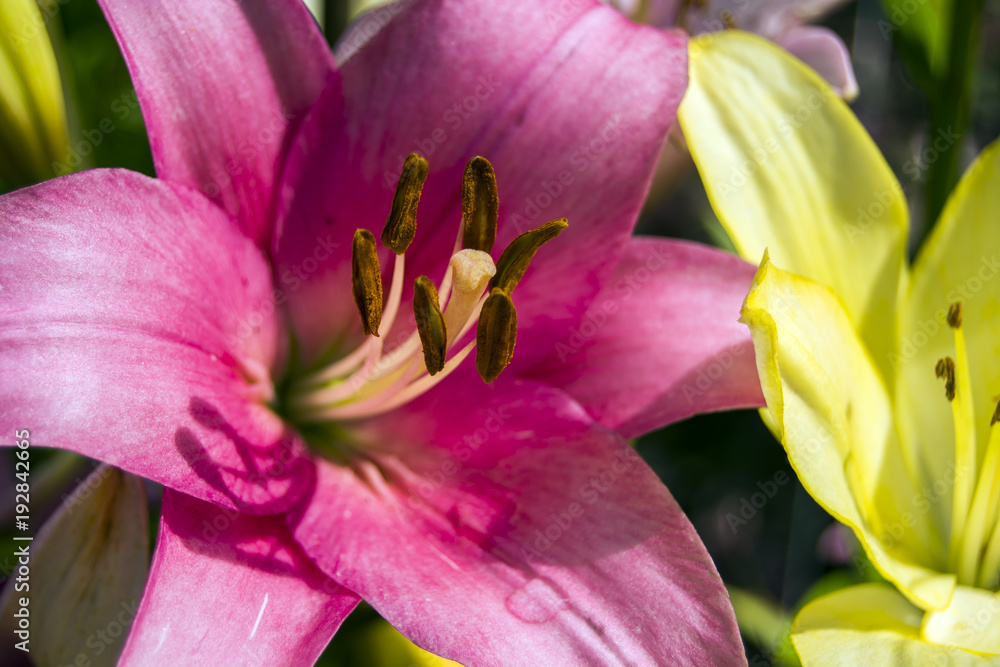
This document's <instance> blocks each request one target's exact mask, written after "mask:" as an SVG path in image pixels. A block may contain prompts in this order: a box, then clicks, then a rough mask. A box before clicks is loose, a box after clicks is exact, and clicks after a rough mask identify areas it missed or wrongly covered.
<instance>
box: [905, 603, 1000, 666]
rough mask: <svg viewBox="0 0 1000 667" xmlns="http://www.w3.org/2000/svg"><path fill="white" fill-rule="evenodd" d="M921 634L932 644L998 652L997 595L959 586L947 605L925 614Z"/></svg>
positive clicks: (999, 607)
mask: <svg viewBox="0 0 1000 667" xmlns="http://www.w3.org/2000/svg"><path fill="white" fill-rule="evenodd" d="M923 636H924V639H925V640H927V641H929V642H934V643H935V644H944V645H945V646H956V647H958V648H963V649H965V650H967V651H976V652H977V653H985V654H990V655H997V654H1000V595H997V594H996V593H993V592H991V591H987V590H983V589H982V588H971V587H969V586H958V587H957V588H956V589H955V595H954V596H952V598H951V604H950V605H948V608H947V609H945V610H943V611H936V612H929V613H928V614H927V616H926V617H925V618H924V626H923Z"/></svg>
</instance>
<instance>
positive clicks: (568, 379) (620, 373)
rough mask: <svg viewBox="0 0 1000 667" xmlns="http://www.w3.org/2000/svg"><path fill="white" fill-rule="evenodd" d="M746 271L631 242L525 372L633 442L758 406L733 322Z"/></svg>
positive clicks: (680, 246) (692, 248)
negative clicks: (547, 352)
mask: <svg viewBox="0 0 1000 667" xmlns="http://www.w3.org/2000/svg"><path fill="white" fill-rule="evenodd" d="M754 272H755V269H754V267H753V265H751V264H747V263H746V262H744V261H743V260H741V259H739V258H737V257H735V256H733V255H730V254H728V253H724V252H722V251H719V250H715V249H713V248H709V247H707V246H701V245H697V244H693V243H687V242H684V241H668V240H664V239H653V238H636V239H633V240H632V241H631V243H630V244H629V247H628V250H627V251H626V253H625V255H624V256H623V257H622V261H621V262H620V263H619V264H618V268H617V269H615V274H614V276H613V277H612V279H611V280H610V281H609V282H608V284H607V285H605V287H604V290H603V291H601V293H600V294H598V295H597V298H596V299H594V302H593V303H592V304H591V305H590V310H589V311H588V312H587V315H586V316H584V318H583V320H582V321H581V322H580V324H579V325H578V326H577V327H574V328H573V329H571V330H570V331H569V333H567V334H566V335H565V336H564V337H563V338H561V339H559V340H557V341H554V342H553V343H552V345H553V347H552V350H553V354H552V355H551V356H550V357H549V358H548V359H546V360H545V361H544V362H542V363H541V364H540V365H539V366H537V367H535V368H532V369H529V370H528V371H527V372H526V374H527V375H528V376H529V377H532V378H534V379H536V380H538V381H540V382H545V383H547V384H551V385H553V386H556V387H561V388H562V389H564V390H565V391H567V392H568V393H569V394H570V395H571V396H573V397H574V398H575V399H576V400H577V401H579V402H580V404H581V405H583V406H584V407H585V408H586V409H587V411H588V412H590V414H591V415H593V417H594V419H596V420H597V421H598V422H600V423H601V424H603V425H604V426H607V427H608V428H612V429H615V430H616V431H618V432H619V433H620V434H622V435H623V436H625V437H626V438H634V437H636V436H639V435H642V434H643V433H647V432H649V431H652V430H653V429H657V428H660V427H661V426H664V425H666V424H669V423H671V422H674V421H677V420H679V419H684V418H686V417H690V416H691V415H693V414H696V413H699V412H711V411H713V410H731V409H734V408H750V407H754V408H756V407H761V406H763V405H764V397H763V395H762V394H761V390H760V382H759V380H758V379H757V367H756V365H755V363H754V353H753V343H752V342H751V340H750V332H749V331H748V330H747V328H746V326H744V325H742V324H740V323H739V322H738V321H737V320H738V319H739V316H740V306H741V305H742V304H743V299H744V297H746V293H747V291H748V290H749V289H750V283H751V282H752V281H753V276H754Z"/></svg>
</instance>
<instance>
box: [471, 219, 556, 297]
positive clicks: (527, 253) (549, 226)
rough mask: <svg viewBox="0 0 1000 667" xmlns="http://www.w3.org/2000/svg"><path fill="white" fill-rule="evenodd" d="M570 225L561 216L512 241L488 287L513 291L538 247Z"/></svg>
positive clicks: (508, 291) (508, 292)
mask: <svg viewBox="0 0 1000 667" xmlns="http://www.w3.org/2000/svg"><path fill="white" fill-rule="evenodd" d="M568 226H569V223H567V222H566V218H559V219H558V220H553V221H552V222H547V223H545V224H544V225H542V226H541V227H539V228H538V229H533V230H531V231H530V232H525V233H523V234H521V235H520V236H518V237H517V238H516V239H514V240H513V241H511V242H510V245H509V246H507V247H506V248H505V249H504V251H503V253H501V255H500V259H498V260H497V272H496V275H494V276H493V278H491V279H490V284H489V286H488V288H487V289H489V290H490V291H491V292H492V291H493V289H494V288H496V287H499V288H500V289H502V290H503V291H504V292H506V293H507V294H510V293H511V292H513V291H514V288H515V287H517V284H518V283H519V282H520V281H521V278H523V277H524V272H525V271H527V270H528V264H530V263H531V259H532V258H533V257H534V256H535V253H536V252H537V251H538V249H539V248H541V247H542V245H543V244H544V243H546V242H548V241H551V240H552V239H554V238H555V237H557V236H559V234H561V233H562V230H564V229H566V227H568Z"/></svg>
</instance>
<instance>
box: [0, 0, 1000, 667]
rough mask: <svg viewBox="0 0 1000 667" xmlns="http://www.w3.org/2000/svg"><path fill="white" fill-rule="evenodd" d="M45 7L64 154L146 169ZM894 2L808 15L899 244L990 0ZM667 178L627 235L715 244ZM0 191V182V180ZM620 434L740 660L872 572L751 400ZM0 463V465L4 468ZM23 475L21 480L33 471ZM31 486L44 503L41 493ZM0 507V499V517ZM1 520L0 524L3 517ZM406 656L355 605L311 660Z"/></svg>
mask: <svg viewBox="0 0 1000 667" xmlns="http://www.w3.org/2000/svg"><path fill="white" fill-rule="evenodd" d="M43 4H44V3H43ZM51 4H52V5H58V13H57V14H55V15H54V16H53V17H52V18H51V20H49V21H47V26H48V28H49V30H50V33H51V35H52V37H53V40H54V42H55V44H56V51H57V55H58V58H59V63H60V66H61V69H62V74H63V78H64V83H65V86H66V89H67V98H68V100H70V102H69V107H70V113H69V118H70V131H71V137H73V141H77V140H79V139H80V137H81V132H83V131H85V130H88V129H91V128H98V127H100V126H101V123H102V121H104V120H105V119H110V120H111V122H112V124H113V126H114V130H113V131H112V132H104V133H101V139H100V141H99V142H92V143H93V150H92V152H90V154H89V155H86V156H81V157H82V162H81V164H80V165H69V166H76V167H78V168H86V167H127V168H129V169H133V170H136V171H140V172H143V173H146V174H149V175H153V165H152V159H151V156H150V151H149V146H148V143H147V140H146V137H145V130H144V126H143V121H142V114H141V113H140V112H139V110H138V107H137V104H136V100H135V94H134V90H133V89H132V85H131V82H130V80H129V77H128V72H127V70H126V68H125V65H124V62H123V61H122V58H121V55H120V53H119V50H118V46H117V45H116V43H115V41H114V39H113V37H112V35H111V32H110V30H109V28H108V26H107V24H106V22H105V21H104V18H103V16H102V14H101V12H100V10H99V9H98V7H97V5H96V2H94V1H93V0H74V1H72V2H67V3H65V4H62V3H55V2H53V3H51ZM894 4H895V3H894V2H893V0H884V1H882V2H880V1H879V0H858V1H856V2H850V3H848V4H845V5H843V6H842V7H841V8H840V9H839V10H837V11H836V12H835V13H834V14H832V15H830V16H828V17H827V18H826V19H825V21H824V22H823V25H825V26H827V27H829V28H831V29H832V30H834V31H835V32H837V33H838V34H839V35H840V36H841V37H842V38H843V39H844V41H845V42H846V43H847V45H848V46H849V48H850V49H851V53H852V58H853V63H854V68H855V72H856V75H857V79H858V84H859V87H860V95H859V96H858V98H857V99H856V100H855V101H854V102H853V103H852V108H853V109H854V110H855V112H856V113H857V115H858V116H859V118H860V119H861V121H862V123H863V124H864V125H865V127H867V129H868V131H869V132H870V133H871V134H872V136H873V137H874V139H875V141H876V143H877V144H878V145H879V147H880V148H881V150H882V151H883V153H884V154H885V156H886V158H887V159H888V161H889V164H890V165H891V166H892V168H893V170H894V171H895V173H896V176H897V178H898V179H899V181H900V183H901V184H902V185H903V187H904V190H905V192H906V195H907V198H908V200H909V203H910V210H911V214H912V218H913V230H912V234H911V252H912V251H915V249H916V248H917V247H918V245H919V243H920V241H921V240H922V239H923V238H924V236H925V235H926V232H927V230H928V228H929V223H928V221H929V220H933V219H934V218H935V217H936V212H937V211H939V210H940V207H941V206H942V205H943V198H942V193H947V192H948V191H950V189H951V186H952V185H953V184H954V182H955V180H956V179H957V176H958V175H959V174H960V173H961V170H962V169H964V167H965V166H966V165H967V164H968V163H969V162H970V161H971V159H972V158H973V157H974V156H975V155H976V154H977V153H978V152H979V151H980V150H981V149H982V148H983V147H984V146H985V145H986V144H988V143H989V142H991V141H993V140H994V139H995V138H996V137H997V136H998V134H1000V0H990V1H988V2H976V1H972V0H969V1H966V2H960V3H956V5H955V6H956V7H957V6H958V5H961V7H960V8H959V9H956V10H955V11H954V12H953V13H952V14H951V16H952V20H951V21H943V22H937V23H934V22H931V24H930V27H927V26H926V25H924V24H922V23H921V21H924V20H925V18H926V17H921V16H918V17H916V19H915V20H913V21H909V22H907V24H906V25H904V26H903V27H904V28H905V29H900V30H894V31H891V32H890V33H889V34H888V35H887V34H886V25H893V24H892V23H891V19H890V18H889V14H890V13H891V11H892V8H893V6H894ZM322 5H323V7H322V10H321V11H322V15H323V17H324V23H325V26H326V30H327V35H328V38H329V40H330V41H331V43H334V42H335V41H336V38H337V36H338V35H339V34H341V32H342V31H343V30H344V29H345V27H346V26H347V25H348V17H349V16H350V15H351V12H352V11H353V10H354V8H352V7H349V6H348V4H347V3H346V2H330V1H327V2H325V3H322ZM951 6H952V5H951V4H950V3H948V2H945V1H944V0H937V1H935V0H926V1H925V2H924V3H921V7H922V8H923V9H927V10H928V11H931V10H933V11H937V12H947V11H949V9H948V8H949V7H951ZM928 8H929V9H928ZM923 9H922V11H923ZM930 18H931V19H933V18H934V16H931V17H930ZM928 20H929V19H928ZM906 26H909V27H908V28H907V27H906ZM921 31H923V32H921ZM653 74H654V73H651V75H653ZM944 127H954V128H955V129H956V131H959V132H960V133H961V134H962V135H963V136H962V139H961V141H960V142H959V143H958V145H957V147H956V149H954V150H950V151H947V152H946V153H944V154H943V155H942V156H941V157H940V158H939V159H935V160H934V161H933V162H932V163H927V162H923V161H922V160H921V157H920V156H921V152H922V151H923V149H924V147H925V146H926V143H925V142H926V139H927V137H928V136H931V137H932V138H933V134H934V132H935V130H937V129H939V128H944ZM53 175H55V174H53ZM915 176H916V177H915ZM671 181H672V182H671V183H670V185H669V187H666V186H664V187H657V188H656V189H655V190H654V192H653V193H652V194H651V197H650V200H649V202H648V204H647V206H646V209H645V210H644V212H643V214H642V217H641V219H640V221H639V226H638V232H639V233H642V234H655V235H664V236H672V237H680V238H687V239H693V240H698V241H702V242H706V243H713V244H716V245H721V246H723V247H725V245H726V240H725V238H724V234H723V233H722V232H721V228H720V227H719V225H718V222H717V221H716V220H715V219H714V217H713V213H712V210H711V208H710V207H709V205H708V201H707V199H706V197H705V194H704V190H703V188H702V187H701V184H700V182H699V180H698V177H697V174H696V173H695V172H694V171H693V170H691V169H689V170H687V171H686V172H682V173H681V174H680V175H679V176H676V177H674V178H672V179H671ZM8 185H9V184H8ZM3 188H4V184H3V183H2V182H0V191H3ZM636 446H637V448H638V450H639V452H640V453H641V455H642V456H643V458H644V459H645V460H646V461H647V462H648V463H649V464H650V465H651V466H652V467H653V469H654V470H656V472H657V473H658V474H659V475H660V476H661V478H662V479H663V481H664V482H665V483H666V484H667V486H668V487H669V488H670V490H671V492H672V493H673V494H674V496H675V497H676V498H677V500H678V501H679V503H680V504H681V506H682V507H683V509H684V510H685V511H686V512H687V514H688V516H689V517H690V518H691V520H692V522H693V523H694V525H695V527H696V528H697V529H698V532H699V534H700V535H701V537H702V539H703V540H704V542H705V544H706V545H707V547H708V550H709V551H710V553H711V554H712V556H713V558H714V559H715V562H716V564H717V566H718V569H719V571H720V573H721V574H722V577H723V579H724V580H725V582H726V583H727V585H729V586H730V587H731V591H732V593H733V599H734V604H735V605H736V608H737V614H738V616H739V619H740V622H741V627H742V629H743V631H744V637H745V640H746V642H747V656H748V658H749V660H750V665H752V666H755V667H757V666H760V665H767V664H795V658H794V655H793V654H792V653H791V651H790V650H789V648H788V645H787V636H786V635H787V624H788V619H789V618H790V617H791V615H792V614H793V613H794V611H795V610H796V609H797V608H798V607H799V606H800V605H801V604H802V603H803V602H804V601H806V600H807V599H809V598H811V597H813V596H815V595H816V594H817V593H818V592H820V591H823V592H825V591H828V590H830V589H833V588H837V587H839V586H843V585H846V584H849V583H853V582H856V581H859V580H862V579H868V578H873V577H877V575H876V574H875V573H874V572H873V570H872V568H871V567H870V566H868V565H867V562H866V561H865V559H864V557H863V555H862V554H859V551H858V547H857V544H856V542H855V541H854V540H853V537H852V536H850V534H849V531H846V530H843V529H841V528H840V527H839V526H837V525H835V524H834V522H833V521H832V520H831V519H830V517H829V516H828V515H827V514H826V512H824V511H823V510H822V509H820V508H819V507H818V506H817V505H816V504H815V502H813V500H812V499H811V498H810V497H809V495H808V494H807V493H805V492H804V490H803V489H802V487H801V486H800V485H799V484H798V482H797V481H796V480H795V477H794V474H793V473H792V471H791V469H790V467H789V465H788V461H787V459H786V457H785V455H784V452H783V450H782V449H781V447H780V445H778V444H777V443H776V442H775V440H774V439H773V438H772V436H771V435H770V433H769V432H768V431H767V430H766V428H765V427H764V426H763V425H762V423H761V421H760V418H759V417H758V416H757V414H756V413H755V412H736V413H726V414H715V415H706V416H701V417H697V418H694V419H690V420H688V421H685V422H682V423H679V424H675V425H673V426H670V427H668V428H665V429H663V430H661V431H659V432H656V433H652V434H650V435H647V436H645V437H643V438H642V439H640V440H639V441H638V442H637V443H636ZM33 456H35V458H33V461H34V462H36V463H37V464H38V465H39V466H41V465H42V464H44V463H45V461H46V459H47V458H52V455H51V453H43V452H41V451H38V452H36V453H35V454H34V455H33ZM4 464H5V466H6V465H7V462H6V460H5V461H4ZM0 474H2V475H3V476H4V479H10V478H12V473H10V472H9V471H6V470H0ZM85 474H86V466H85V465H82V466H74V465H72V464H71V462H70V463H67V462H66V461H62V462H60V466H59V467H58V468H56V467H53V473H52V475H51V482H50V483H49V485H50V486H49V487H44V488H43V490H42V491H41V492H39V493H38V495H36V498H38V500H37V501H36V502H37V503H38V504H36V505H35V509H36V511H38V512H40V513H44V512H47V511H51V509H52V508H53V507H54V505H55V504H56V503H57V502H58V500H59V498H60V497H61V495H60V494H65V493H67V491H66V488H67V485H70V484H72V483H73V481H74V480H82V479H83V477H84V476H85ZM33 479H34V480H35V482H36V483H37V480H38V478H37V475H36V477H34V478H33ZM45 488H47V489H48V490H45ZM151 490H152V494H151V501H152V502H151V512H152V513H153V515H152V516H151V530H152V531H153V532H155V527H156V524H157V512H158V509H157V505H156V499H157V496H156V490H155V488H152V489H151ZM46 494H47V496H48V502H44V499H42V498H41V496H42V495H46ZM755 494H756V495H755ZM762 499H763V501H762ZM7 504H9V503H8V498H7V497H4V498H3V499H2V504H0V515H3V516H7V514H9V512H8V509H9V508H8V507H7ZM36 520H37V517H36ZM10 524H11V522H10V521H8V520H2V521H0V526H2V527H3V529H4V530H6V527H7V526H9V525H10ZM36 525H37V524H36ZM3 537H4V540H3V541H4V543H5V544H6V546H5V547H4V553H12V552H13V547H12V546H11V545H12V544H13V543H12V542H11V541H10V533H9V532H7V533H5V534H3ZM152 538H153V536H151V539H152ZM11 567H12V566H10V564H9V563H5V562H2V561H0V573H2V574H4V575H6V574H8V573H9V572H10V569H11ZM416 660H418V658H417V657H415V654H413V653H410V652H409V650H408V649H407V648H406V647H405V645H403V644H401V643H398V640H396V639H394V636H393V634H392V633H391V631H390V630H388V629H387V628H386V627H385V626H384V625H383V624H382V622H381V621H380V619H378V617H377V615H376V614H375V613H374V612H373V611H372V610H371V609H370V608H368V607H367V606H365V605H362V606H361V607H359V609H358V611H357V612H355V613H354V614H353V615H352V616H351V618H349V619H348V620H347V622H345V624H344V626H343V629H342V631H341V632H340V633H338V635H337V636H336V638H335V639H334V640H333V642H332V644H331V646H330V648H329V649H328V650H327V652H326V654H325V655H324V657H323V659H322V660H321V662H320V664H323V665H331V666H333V665H337V666H348V665H350V666H354V665H386V666H387V667H388V666H392V667H395V666H403V665H410V664H415V663H414V661H416ZM423 664H434V663H433V661H432V662H430V663H423ZM440 664H443V662H442V663H440Z"/></svg>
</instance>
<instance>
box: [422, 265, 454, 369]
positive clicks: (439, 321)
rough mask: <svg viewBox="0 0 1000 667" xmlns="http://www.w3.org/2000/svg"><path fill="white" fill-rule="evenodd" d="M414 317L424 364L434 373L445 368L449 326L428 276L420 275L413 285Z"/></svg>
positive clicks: (436, 292) (435, 289)
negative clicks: (446, 323) (422, 350)
mask: <svg viewBox="0 0 1000 667" xmlns="http://www.w3.org/2000/svg"><path fill="white" fill-rule="evenodd" d="M413 317H414V318H415V319H416V320H417V333H418V334H420V345H421V346H422V347H423V349H424V365H425V366H427V372H428V373H429V374H430V375H434V374H435V373H437V372H438V371H440V370H441V369H443V368H444V356H445V352H446V351H447V350H448V327H447V326H445V323H444V315H442V314H441V306H440V303H439V301H438V291H437V288H435V287H434V283H432V282H431V279H430V278H428V277H427V276H420V277H419V278H417V280H416V282H415V283H414V285H413Z"/></svg>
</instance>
